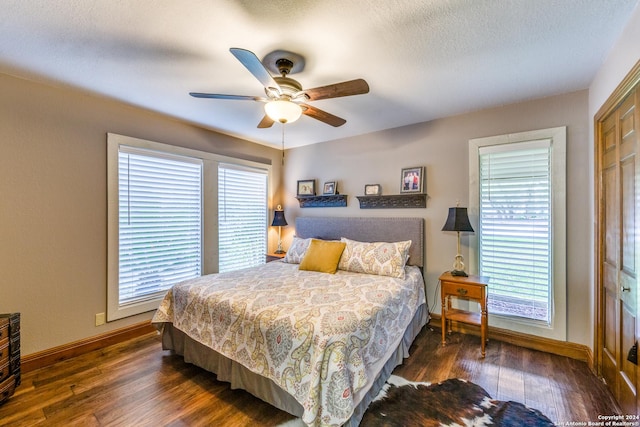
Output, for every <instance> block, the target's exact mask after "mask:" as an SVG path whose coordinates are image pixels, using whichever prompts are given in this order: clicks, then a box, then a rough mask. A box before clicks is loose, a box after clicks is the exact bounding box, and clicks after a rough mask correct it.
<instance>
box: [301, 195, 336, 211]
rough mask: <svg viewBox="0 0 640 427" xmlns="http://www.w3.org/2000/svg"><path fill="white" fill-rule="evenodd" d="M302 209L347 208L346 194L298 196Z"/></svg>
mask: <svg viewBox="0 0 640 427" xmlns="http://www.w3.org/2000/svg"><path fill="white" fill-rule="evenodd" d="M296 199H298V203H299V204H300V207H301V208H342V207H345V206H347V196H346V195H345V194H332V195H328V196H298V197H296Z"/></svg>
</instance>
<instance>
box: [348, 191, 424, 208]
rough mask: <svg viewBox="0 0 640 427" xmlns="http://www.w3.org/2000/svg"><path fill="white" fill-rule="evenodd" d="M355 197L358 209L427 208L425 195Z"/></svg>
mask: <svg viewBox="0 0 640 427" xmlns="http://www.w3.org/2000/svg"><path fill="white" fill-rule="evenodd" d="M356 197H357V199H358V202H359V203H360V209H401V208H405V209H410V208H426V207H427V195H426V194H425V193H417V194H390V195H381V196H356Z"/></svg>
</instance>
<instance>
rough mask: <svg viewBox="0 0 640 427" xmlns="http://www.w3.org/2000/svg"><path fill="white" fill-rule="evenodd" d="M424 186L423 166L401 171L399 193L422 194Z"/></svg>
mask: <svg viewBox="0 0 640 427" xmlns="http://www.w3.org/2000/svg"><path fill="white" fill-rule="evenodd" d="M423 186H424V166H418V167H414V168H404V169H402V174H401V181H400V192H401V193H422V188H423Z"/></svg>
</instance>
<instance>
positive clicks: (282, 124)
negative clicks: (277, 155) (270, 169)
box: [280, 123, 284, 166]
mask: <svg viewBox="0 0 640 427" xmlns="http://www.w3.org/2000/svg"><path fill="white" fill-rule="evenodd" d="M280 125H281V126H282V166H284V123H281V124H280Z"/></svg>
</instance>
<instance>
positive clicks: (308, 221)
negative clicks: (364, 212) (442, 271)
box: [296, 217, 424, 267]
mask: <svg viewBox="0 0 640 427" xmlns="http://www.w3.org/2000/svg"><path fill="white" fill-rule="evenodd" d="M296 235H297V236H298V237H302V238H308V237H315V238H317V239H324V240H339V239H340V238H341V237H346V238H347V239H351V240H358V241H361V242H399V241H403V240H411V242H412V243H411V248H410V249H409V261H408V262H407V263H408V264H410V265H416V266H418V267H424V218H354V217H345V218H341V217H298V218H296Z"/></svg>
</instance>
